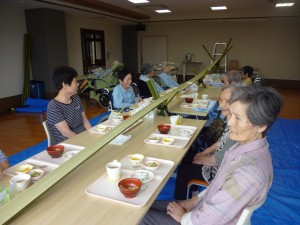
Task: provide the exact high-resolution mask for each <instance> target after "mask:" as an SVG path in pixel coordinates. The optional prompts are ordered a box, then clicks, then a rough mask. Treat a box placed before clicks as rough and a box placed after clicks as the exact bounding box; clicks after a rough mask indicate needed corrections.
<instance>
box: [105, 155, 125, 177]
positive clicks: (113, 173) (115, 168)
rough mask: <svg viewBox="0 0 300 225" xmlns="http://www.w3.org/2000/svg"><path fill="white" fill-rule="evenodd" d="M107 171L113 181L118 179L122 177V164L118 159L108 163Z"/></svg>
mask: <svg viewBox="0 0 300 225" xmlns="http://www.w3.org/2000/svg"><path fill="white" fill-rule="evenodd" d="M106 172H107V175H108V178H109V179H110V180H111V181H117V180H119V179H120V177H121V172H122V164H121V163H119V162H118V161H117V160H113V161H112V162H110V163H107V164H106Z"/></svg>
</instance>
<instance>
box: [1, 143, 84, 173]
mask: <svg viewBox="0 0 300 225" xmlns="http://www.w3.org/2000/svg"><path fill="white" fill-rule="evenodd" d="M60 144H61V145H64V146H65V150H64V153H66V152H69V151H81V150H83V149H84V147H82V146H77V145H71V144H65V143H60ZM67 160H68V159H66V158H64V157H63V156H61V157H60V158H51V156H50V155H48V153H47V151H46V150H45V151H42V152H40V153H38V154H36V155H34V156H33V157H31V158H28V159H25V160H24V161H22V162H19V163H18V164H16V165H14V166H12V167H9V168H7V169H6V170H4V173H5V174H8V175H12V176H14V175H17V173H16V172H15V170H16V167H17V166H19V165H22V164H27V163H28V164H32V165H33V168H34V169H35V168H40V169H42V170H44V171H45V174H44V175H46V174H47V173H49V172H51V171H52V170H54V169H56V168H57V167H59V165H61V164H62V163H64V162H65V161H67Z"/></svg>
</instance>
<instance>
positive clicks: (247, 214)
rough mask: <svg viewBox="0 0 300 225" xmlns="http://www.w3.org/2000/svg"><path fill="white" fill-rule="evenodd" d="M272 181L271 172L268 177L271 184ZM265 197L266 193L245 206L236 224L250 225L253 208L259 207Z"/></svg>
mask: <svg viewBox="0 0 300 225" xmlns="http://www.w3.org/2000/svg"><path fill="white" fill-rule="evenodd" d="M272 182H273V174H271V178H270V184H271V185H272ZM266 198H267V194H266V195H265V196H264V197H263V198H262V199H261V200H260V201H259V202H257V203H256V204H254V205H251V206H249V207H247V208H245V209H244V210H243V212H242V214H241V216H240V218H239V220H238V222H237V224H236V225H251V216H252V214H253V212H254V210H256V209H258V208H259V207H261V206H262V205H263V204H264V202H265V201H266Z"/></svg>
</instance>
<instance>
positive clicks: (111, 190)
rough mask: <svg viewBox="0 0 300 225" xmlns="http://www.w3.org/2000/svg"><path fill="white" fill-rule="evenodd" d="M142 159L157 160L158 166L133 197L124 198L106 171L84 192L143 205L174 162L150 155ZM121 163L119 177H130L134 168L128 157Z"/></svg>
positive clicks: (134, 204) (116, 183)
mask: <svg viewBox="0 0 300 225" xmlns="http://www.w3.org/2000/svg"><path fill="white" fill-rule="evenodd" d="M144 160H157V161H158V162H159V164H160V165H159V168H158V169H157V170H156V171H154V172H153V173H154V178H153V179H152V180H151V181H149V182H148V183H146V184H143V186H142V190H140V192H139V193H138V195H137V196H136V197H135V198H125V197H124V196H123V194H122V193H121V192H120V190H119V187H118V182H117V181H116V182H113V181H110V180H109V179H108V177H107V174H106V173H105V174H103V175H102V176H101V177H100V178H99V179H98V180H96V181H95V182H94V183H92V184H91V185H90V186H89V187H88V188H86V189H85V192H86V193H87V194H88V195H91V196H96V197H101V198H105V199H110V200H112V201H117V202H121V203H125V204H129V205H133V206H137V207H141V206H143V205H145V204H146V203H147V202H148V200H149V199H150V198H151V196H152V195H153V193H154V192H155V191H156V189H157V188H158V186H159V185H160V183H161V182H162V181H163V180H164V178H165V177H166V175H167V174H168V173H169V172H170V170H171V169H172V167H173V165H174V162H172V161H169V160H164V159H156V158H150V157H145V159H144ZM121 163H122V176H121V179H123V178H126V177H130V176H131V173H132V171H133V170H134V169H133V168H132V166H131V163H130V161H129V159H128V157H125V158H124V159H122V160H121ZM141 168H143V167H141ZM121 179H120V180H121Z"/></svg>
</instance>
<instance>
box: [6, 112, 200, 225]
mask: <svg viewBox="0 0 300 225" xmlns="http://www.w3.org/2000/svg"><path fill="white" fill-rule="evenodd" d="M160 123H169V118H168V117H160V116H157V117H155V118H154V119H145V118H144V119H143V122H142V123H140V124H139V125H137V126H136V127H134V128H132V129H131V130H129V131H128V132H127V133H126V134H131V135H132V138H131V139H130V140H129V141H127V142H126V143H124V144H123V145H121V146H117V145H111V144H108V145H106V146H105V147H103V148H102V149H100V150H99V151H98V152H96V153H95V154H94V155H92V156H91V157H90V158H89V159H87V160H86V161H85V162H83V163H82V164H80V165H79V166H78V167H77V168H76V169H74V170H73V171H72V172H70V173H69V174H68V175H66V176H65V177H64V178H63V179H62V180H60V181H59V182H58V183H56V184H55V185H54V186H53V187H52V188H50V189H49V190H47V191H46V192H45V193H44V194H43V195H42V196H41V197H39V198H38V199H36V200H35V201H33V202H32V203H31V204H30V205H28V206H27V207H26V208H25V209H24V210H22V211H21V212H19V214H17V215H16V216H15V217H14V218H13V219H12V220H11V221H10V222H11V223H12V224H21V223H22V224H114V225H118V224H120V225H121V224H122V225H126V224H128V225H134V224H138V223H139V221H140V220H141V219H142V218H143V216H144V214H145V213H146V212H147V210H148V209H149V207H150V206H151V204H152V203H153V201H154V200H155V199H156V197H157V195H158V194H159V193H160V191H161V189H162V188H163V187H164V185H165V183H166V182H167V180H168V179H169V178H170V176H171V175H172V173H173V171H174V170H175V169H176V167H177V165H178V164H179V162H180V161H181V159H182V157H183V156H184V155H185V153H186V152H187V150H188V149H189V147H190V146H191V144H192V143H193V141H194V140H195V138H196V136H197V135H198V134H199V132H200V131H201V129H202V128H203V125H204V123H205V120H190V119H183V121H182V125H187V126H196V127H197V128H198V129H197V131H196V132H195V134H194V135H193V137H192V138H191V140H190V141H189V143H188V144H187V146H186V147H184V148H174V147H168V146H157V145H151V144H146V143H144V141H143V140H144V139H145V138H146V137H147V136H148V135H150V134H151V133H152V132H153V131H154V130H155V129H156V126H157V125H158V124H160ZM98 138H101V135H99V134H93V133H90V132H88V131H85V132H83V133H81V134H79V135H76V136H74V137H73V138H70V139H69V140H67V141H65V143H68V144H73V145H80V146H88V145H89V143H92V142H93V141H95V140H96V139H98ZM83 151H84V150H83ZM132 153H141V154H143V155H145V156H147V157H154V158H159V159H166V160H171V161H173V162H174V166H173V168H172V169H171V171H170V172H169V173H168V175H167V176H166V177H165V179H164V180H163V181H162V182H161V184H160V185H159V187H158V188H157V190H156V191H155V192H154V194H153V195H152V197H151V198H150V200H149V201H148V202H147V204H146V205H144V206H142V207H136V206H131V205H125V204H123V203H120V202H114V201H111V200H109V199H102V198H95V197H92V196H89V195H87V194H85V189H86V188H87V187H88V186H90V185H91V184H92V183H93V182H94V181H95V180H97V179H98V178H99V177H101V176H102V175H103V174H104V173H106V170H105V165H106V164H107V163H108V162H111V161H112V160H114V159H117V160H119V161H120V160H121V159H123V158H124V157H126V156H127V155H128V154H132Z"/></svg>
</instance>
